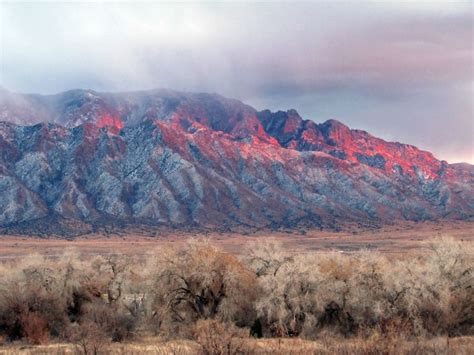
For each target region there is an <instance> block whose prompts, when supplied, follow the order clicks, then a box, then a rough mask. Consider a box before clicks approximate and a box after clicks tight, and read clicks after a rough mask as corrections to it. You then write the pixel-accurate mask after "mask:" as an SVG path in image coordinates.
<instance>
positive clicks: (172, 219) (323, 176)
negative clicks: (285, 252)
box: [0, 90, 474, 232]
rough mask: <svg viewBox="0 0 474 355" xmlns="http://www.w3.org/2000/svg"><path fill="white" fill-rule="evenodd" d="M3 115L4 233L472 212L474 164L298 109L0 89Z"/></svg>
mask: <svg viewBox="0 0 474 355" xmlns="http://www.w3.org/2000/svg"><path fill="white" fill-rule="evenodd" d="M0 121H2V122H0V226H2V227H3V230H4V231H7V232H8V231H12V230H14V231H21V230H22V228H26V227H25V226H29V227H30V229H31V228H32V229H33V230H34V229H35V228H38V226H40V225H42V224H43V225H44V224H47V225H48V226H49V227H54V225H60V221H73V222H74V226H77V225H82V224H87V225H89V226H95V225H100V224H102V223H110V222H111V221H113V223H118V224H123V225H126V224H132V225H136V224H149V225H164V226H173V227H178V228H193V227H196V228H234V227H239V228H264V227H267V228H278V227H289V228H296V227H323V228H338V227H339V226H341V225H343V224H345V223H349V222H355V223H364V224H367V223H384V222H390V221H394V220H398V219H407V220H426V219H441V218H450V219H472V218H473V217H474V166H472V165H468V164H448V163H447V162H445V161H440V160H438V159H436V158H435V157H434V156H433V155H432V154H431V153H428V152H424V151H421V150H419V149H417V148H416V147H414V146H411V145H406V144H400V143H392V142H385V141H383V140H381V139H379V138H376V137H373V136H371V135H370V134H368V133H367V132H365V131H360V130H351V129H349V128H348V127H347V126H345V125H344V124H342V123H340V122H338V121H335V120H329V121H326V122H324V123H321V124H317V123H315V122H313V121H310V120H303V119H302V118H301V117H300V116H299V115H298V113H297V112H296V111H294V110H289V111H287V112H281V111H280V112H276V113H272V112H270V111H262V112H257V111H256V110H255V109H253V108H252V107H250V106H247V105H245V104H243V103H242V102H240V101H237V100H231V99H226V98H224V97H221V96H219V95H211V94H191V93H179V92H174V91H169V90H154V91H146V92H131V93H98V92H94V91H90V90H73V91H68V92H64V93H61V94H57V95H50V96H42V95H20V94H13V93H10V92H8V91H6V90H0ZM76 222H77V223H76Z"/></svg>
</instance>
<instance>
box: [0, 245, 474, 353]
mask: <svg viewBox="0 0 474 355" xmlns="http://www.w3.org/2000/svg"><path fill="white" fill-rule="evenodd" d="M430 250H431V251H430V252H429V253H426V252H425V253H410V254H406V256H405V257H404V258H388V257H386V256H385V255H383V254H379V253H376V252H369V251H361V252H357V253H351V254H345V253H340V252H330V253H327V252H325V253H322V252H313V253H291V252H289V251H288V250H287V249H285V248H283V247H282V246H281V245H280V244H279V243H277V242H272V241H268V240H264V241H260V242H255V243H248V244H247V246H246V248H245V250H244V251H243V252H242V253H241V255H240V256H239V257H237V256H235V255H232V254H230V253H227V252H224V251H222V250H220V249H218V248H216V247H214V246H212V245H211V244H210V243H209V242H208V241H206V240H192V241H190V242H188V243H187V244H184V245H181V246H180V247H171V246H167V247H163V248H161V249H158V250H156V251H151V252H149V253H148V254H147V255H146V256H142V255H140V256H130V255H128V256H127V255H108V256H106V257H103V256H96V257H84V256H81V255H78V254H75V253H73V252H65V253H64V254H63V255H62V256H61V257H60V258H59V259H55V258H45V257H43V256H38V255H36V256H30V257H28V258H23V259H22V260H9V261H5V262H4V263H2V264H0V338H3V339H5V340H4V341H5V344H8V343H11V342H13V341H22V342H27V343H30V344H34V345H37V344H46V343H51V342H56V343H59V342H67V343H73V344H76V346H77V350H78V351H80V352H82V353H86V354H96V353H101V351H103V349H105V348H106V347H109V346H112V345H111V344H119V343H121V344H131V343H132V342H136V341H139V340H140V339H143V338H145V337H149V336H150V335H153V336H157V337H160V339H162V340H163V339H164V340H166V339H168V340H173V341H177V340H178V339H189V340H192V341H193V342H194V344H196V345H195V346H196V347H195V348H194V349H195V350H196V349H198V350H196V351H199V352H201V353H203V354H235V353H248V352H258V353H267V352H268V351H270V350H271V349H273V347H274V346H275V349H273V350H271V351H270V352H272V353H278V352H280V353H285V350H281V349H287V348H285V347H286V346H287V345H284V346H283V345H281V344H282V343H281V342H282V340H278V343H274V342H272V341H270V340H265V342H267V343H266V344H267V345H266V346H263V347H262V348H261V349H260V348H259V347H260V345H258V344H260V343H261V341H263V340H257V339H255V338H261V337H263V338H278V339H282V338H287V339H289V338H293V339H296V338H299V339H300V343H298V344H300V345H295V347H296V348H294V349H293V350H294V353H318V351H321V353H325V351H329V352H333V353H376V354H378V353H394V352H397V351H398V350H400V349H402V348H403V346H405V347H406V352H407V353H409V352H414V353H416V352H417V351H415V350H416V348H417V347H419V348H420V349H421V350H420V351H424V350H423V349H422V347H427V348H426V349H425V350H426V351H431V350H430V349H435V348H438V349H441V350H440V352H443V351H444V350H442V349H445V348H446V347H448V348H447V349H448V350H449V342H450V340H449V339H451V338H454V337H460V336H472V335H473V333H474V308H473V307H474V306H473V305H474V291H473V286H474V281H473V267H474V263H473V258H474V250H473V246H472V243H470V242H460V241H454V240H443V241H441V242H439V243H436V244H433V245H431V247H430ZM439 337H443V338H444V339H447V340H446V342H447V343H446V344H447V345H443V344H444V343H439V341H438V340H435V339H440V338H439ZM303 339H305V340H303ZM421 339H423V343H420V341H421ZM430 339H433V340H430ZM459 339H461V338H459ZM308 340H314V341H315V342H308ZM430 341H431V343H430ZM453 341H454V340H453ZM283 343H284V344H289V343H288V341H287V340H284V341H283ZM275 344H279V345H278V346H280V347H281V346H283V348H280V350H281V351H280V350H278V348H277V345H275ZM294 344H296V343H294ZM314 344H319V345H318V346H319V347H315V345H314ZM402 344H405V345H403V346H402ZM430 344H431V345H430ZM321 346H322V347H321ZM249 349H253V350H249ZM259 349H260V350H259ZM297 349H300V350H301V352H298V351H297ZM305 349H306V350H305ZM318 349H319V350H318ZM330 349H332V350H333V351H330ZM413 349H415V350H413ZM257 350H258V351H257ZM293 350H292V351H293ZM448 350H446V352H448ZM433 351H435V350H433ZM184 352H185V351H184Z"/></svg>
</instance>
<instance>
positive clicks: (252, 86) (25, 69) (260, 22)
mask: <svg viewBox="0 0 474 355" xmlns="http://www.w3.org/2000/svg"><path fill="white" fill-rule="evenodd" d="M473 11H474V9H473V2H471V1H465V2H455V1H436V0H432V1H420V2H416V1H394V2H389V1H383V2H382V1H378V2H377V1H364V2H362V1H345V2H343V1H337V2H335V1H313V2H306V3H298V4H290V3H282V2H279V3H276V2H264V3H250V2H249V3H244V2H240V3H235V2H234V3H230V2H221V3H217V2H207V3H203V4H201V3H197V2H191V3H186V4H184V3H181V4H177V3H174V4H166V3H156V2H154V3H152V2H140V3H131V2H130V3H124V2H122V3H117V2H100V3H78V2H67V1H62V2H59V3H58V2H56V3H55V2H48V3H39V2H29V3H27V2H19V1H16V2H4V1H3V2H1V4H0V16H1V17H0V23H1V27H0V55H1V56H0V65H1V66H0V85H1V86H3V87H5V88H6V89H9V90H12V91H16V92H38V93H56V92H59V91H63V90H67V89H71V88H90V89H95V90H98V91H127V90H137V89H149V88H171V89H176V90H186V91H200V92H217V93H220V94H222V95H224V96H229V97H234V98H238V99H241V100H242V101H244V102H246V103H249V104H251V105H253V106H254V107H255V108H257V109H264V108H269V109H272V110H278V109H284V110H286V109H289V108H295V109H297V110H298V112H300V114H301V115H302V116H303V117H304V118H308V119H313V120H315V121H317V122H322V121H325V120H327V119H329V118H336V119H338V120H340V121H342V122H344V123H346V124H348V125H349V126H350V127H352V128H360V129H365V130H367V131H369V132H371V133H373V134H375V135H378V136H381V137H383V138H385V139H389V140H397V141H401V142H404V143H411V144H414V145H417V146H419V147H420V148H422V149H426V150H430V151H432V152H433V153H434V154H435V155H436V156H437V157H438V158H441V159H446V160H448V161H449V162H459V161H467V162H471V163H474V142H473V141H474V104H473V99H474V88H473V80H474V78H473V66H474V62H473Z"/></svg>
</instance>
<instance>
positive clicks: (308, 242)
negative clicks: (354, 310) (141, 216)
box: [0, 221, 474, 260]
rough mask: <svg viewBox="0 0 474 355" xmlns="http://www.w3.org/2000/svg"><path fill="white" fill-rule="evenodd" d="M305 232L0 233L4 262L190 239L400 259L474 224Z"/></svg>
mask: <svg viewBox="0 0 474 355" xmlns="http://www.w3.org/2000/svg"><path fill="white" fill-rule="evenodd" d="M303 233H304V234H303ZM303 233H300V232H297V231H286V232H285V231H278V232H256V233H253V234H248V235H244V234H239V233H214V232H210V233H206V234H196V233H185V232H180V231H176V232H170V231H168V232H163V233H161V232H160V233H157V235H156V236H154V237H149V236H146V235H143V234H140V233H130V234H123V235H117V234H113V235H102V234H90V235H86V236H82V237H78V238H75V239H73V240H64V239H57V238H50V239H38V238H30V237H25V236H10V235H8V236H7V235H4V236H1V235H0V260H2V259H11V258H17V257H22V256H27V255H30V254H31V253H39V254H44V255H47V256H51V257H54V256H58V255H60V254H61V253H62V252H63V251H64V250H65V249H67V248H73V249H75V250H77V251H78V252H79V253H81V254H85V255H104V254H110V253H124V254H135V255H140V254H144V253H146V252H148V251H150V249H153V248H155V247H157V246H163V245H182V244H183V243H185V241H186V240H187V239H189V238H202V237H204V238H208V239H209V240H210V241H211V242H212V244H213V245H216V246H218V247H220V248H222V249H224V250H226V251H228V252H231V253H235V254H239V253H240V252H241V251H242V245H244V244H245V243H247V242H250V241H255V240H261V239H263V238H271V239H273V240H278V241H280V242H282V243H283V244H284V245H285V246H286V247H287V248H289V249H290V250H295V251H298V252H305V251H318V250H338V251H344V252H351V251H357V250H363V249H368V250H376V251H379V252H381V253H384V254H391V255H394V256H396V255H399V254H401V255H403V254H404V253H406V252H407V251H413V250H418V251H421V250H423V249H424V248H426V245H427V243H426V242H427V241H428V242H429V241H432V240H436V239H439V238H442V237H447V236H449V237H451V238H454V239H458V240H466V241H472V242H474V222H466V221H458V222H456V221H449V222H442V223H439V222H438V223H435V222H423V223H410V222H405V223H403V224H396V225H391V226H385V227H382V228H380V229H354V230H352V231H343V232H332V231H319V230H310V231H305V232H303Z"/></svg>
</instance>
